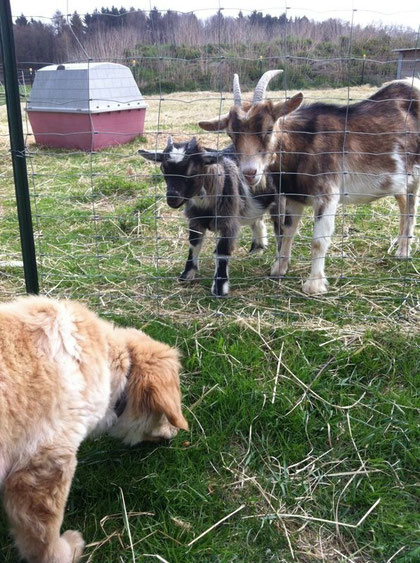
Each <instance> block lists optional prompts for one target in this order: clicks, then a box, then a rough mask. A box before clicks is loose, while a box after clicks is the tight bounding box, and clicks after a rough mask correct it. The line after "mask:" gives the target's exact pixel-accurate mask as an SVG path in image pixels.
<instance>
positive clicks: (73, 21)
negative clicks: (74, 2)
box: [70, 12, 85, 37]
mask: <svg viewBox="0 0 420 563" xmlns="http://www.w3.org/2000/svg"><path fill="white" fill-rule="evenodd" d="M70 25H71V27H72V29H73V31H74V33H75V35H77V37H81V36H82V35H83V34H84V33H85V26H84V24H83V21H82V18H81V17H80V16H79V14H78V13H77V12H74V13H73V15H72V17H71V18H70Z"/></svg>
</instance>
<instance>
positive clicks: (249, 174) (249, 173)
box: [244, 168, 257, 184]
mask: <svg viewBox="0 0 420 563" xmlns="http://www.w3.org/2000/svg"><path fill="white" fill-rule="evenodd" d="M256 175H257V169H256V168H246V169H245V170H244V176H245V179H246V181H247V182H248V184H252V183H253V182H254V181H255V176H256Z"/></svg>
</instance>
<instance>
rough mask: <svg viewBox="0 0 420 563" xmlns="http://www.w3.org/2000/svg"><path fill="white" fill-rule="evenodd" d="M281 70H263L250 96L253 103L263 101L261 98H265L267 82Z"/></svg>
mask: <svg viewBox="0 0 420 563" xmlns="http://www.w3.org/2000/svg"><path fill="white" fill-rule="evenodd" d="M282 72H283V71H282V70H268V71H267V72H264V74H263V75H262V76H261V78H260V79H259V81H258V84H257V86H256V88H255V91H254V97H253V98H252V103H253V104H256V103H258V102H262V101H263V99H264V98H265V91H266V90H267V86H268V83H269V82H270V80H271V79H272V78H274V77H275V76H277V75H278V74H280V73H282Z"/></svg>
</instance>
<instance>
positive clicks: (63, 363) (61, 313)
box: [0, 297, 188, 563]
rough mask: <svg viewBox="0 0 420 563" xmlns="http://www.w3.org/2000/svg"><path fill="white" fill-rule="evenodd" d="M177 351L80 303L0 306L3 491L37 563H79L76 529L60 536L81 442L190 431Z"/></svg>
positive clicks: (30, 300) (25, 551)
mask: <svg viewBox="0 0 420 563" xmlns="http://www.w3.org/2000/svg"><path fill="white" fill-rule="evenodd" d="M179 367H180V364H179V359H178V352H177V350H175V349H174V348H170V347H169V346H167V345H166V344H162V343H161V342H157V341H156V340H153V339H152V338H150V337H149V336H147V335H146V334H144V333H143V332H141V331H139V330H135V329H131V328H128V329H124V328H117V327H115V326H113V325H112V324H111V323H109V322H106V321H104V320H102V319H100V318H99V317H97V316H96V315H95V314H94V313H92V312H91V311H89V310H88V309H87V308H86V307H84V306H83V305H81V304H80V303H77V302H73V301H57V300H52V299H48V298H46V297H27V298H22V299H19V300H17V301H14V302H12V303H9V304H4V305H1V306H0V487H2V489H3V497H4V507H5V510H6V513H7V515H8V518H9V520H10V524H11V527H12V531H13V534H14V536H15V539H16V543H17V546H18V548H19V550H20V553H21V555H22V556H23V557H25V558H26V559H27V560H28V561H29V562H30V563H71V562H74V561H78V560H79V558H80V556H81V555H82V552H83V547H84V541H83V538H82V536H81V534H80V533H79V532H76V531H70V530H69V531H67V532H65V533H64V534H62V535H61V536H60V527H61V524H62V520H63V513H64V508H65V504H66V500H67V495H68V492H69V489H70V484H71V481H72V478H73V474H74V470H75V468H76V463H77V462H76V453H77V449H78V447H79V444H80V443H81V441H82V440H83V439H84V438H85V436H87V435H88V434H89V433H91V432H92V431H94V430H102V431H105V430H106V431H109V432H110V433H111V434H112V435H114V436H118V437H120V438H122V440H123V441H124V442H125V443H128V444H135V443H138V442H141V441H142V440H153V441H155V440H159V439H162V438H171V437H173V436H174V435H175V434H176V433H177V431H178V428H183V429H185V430H188V424H187V421H186V420H185V418H184V416H183V414H182V411H181V393H180V390H179V377H178V372H179Z"/></svg>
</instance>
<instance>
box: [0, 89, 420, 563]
mask: <svg viewBox="0 0 420 563" xmlns="http://www.w3.org/2000/svg"><path fill="white" fill-rule="evenodd" d="M331 95H332V94H331V93H330V96H331ZM178 97H180V98H181V96H178ZM152 103H153V102H151V103H150V106H152ZM181 106H182V104H181V102H179V108H181V109H182V110H184V109H185V108H184V106H182V107H181ZM169 107H170V109H171V112H176V111H178V110H179V108H178V106H176V107H174V102H173V101H172V103H171V105H170V106H169ZM165 108H166V106H165V105H164V104H163V105H162V118H161V119H162V122H161V123H160V129H161V130H164V129H165V128H166V129H168V130H172V126H170V124H169V123H168V122H167V121H165V122H163V121H164V120H165V119H166V117H165V116H166V114H165V111H164V110H165ZM177 108H178V109H177ZM151 109H152V108H151V107H149V110H150V111H151ZM149 110H148V111H149ZM188 111H189V112H190V111H194V110H193V109H191V110H188ZM196 111H197V112H199V111H200V108H199V107H198V106H197V110H196ZM167 117H168V118H170V119H174V118H173V115H172V113H170V112H169V113H168V116H167ZM196 117H197V119H198V117H200V116H199V115H198V113H197V116H196ZM194 119H195V117H194V115H192V114H191V115H190V113H188V115H187V114H185V116H184V121H182V120H180V119H177V120H176V131H178V132H180V131H183V132H185V134H186V135H187V134H193V133H198V130H197V128H196V125H195V123H196V122H194V121H193V120H194ZM174 123H175V120H174ZM2 125H3V126H4V123H3V124H2ZM149 127H150V128H151V129H152V130H153V128H154V124H153V123H151V124H149ZM151 135H152V141H151ZM153 135H154V134H153V133H147V132H146V133H145V136H144V137H142V138H139V139H137V140H135V141H133V142H132V143H129V144H127V145H124V146H123V147H117V148H113V149H107V150H105V151H101V152H99V153H95V154H85V153H77V152H72V151H70V152H69V151H65V150H50V149H43V148H40V147H36V146H34V145H30V149H31V152H32V158H30V159H28V168H29V179H30V191H31V202H32V209H33V221H34V228H35V241H36V248H37V256H38V268H39V274H40V284H41V291H42V293H47V294H50V295H53V296H65V297H71V298H77V299H80V300H83V301H85V302H86V303H88V304H89V305H90V306H91V307H92V308H93V309H94V310H96V311H97V312H99V313H100V314H101V315H103V316H104V317H106V318H109V319H112V320H114V321H115V322H117V323H118V324H122V325H134V326H138V327H143V328H144V329H145V330H146V331H147V332H148V333H149V334H150V335H151V336H154V337H155V338H158V339H161V340H163V341H165V342H168V343H170V344H173V345H177V346H178V347H179V348H180V349H181V350H182V353H183V372H184V373H183V377H182V388H183V393H184V405H185V408H186V416H187V418H188V420H189V422H190V426H191V431H190V433H185V432H181V433H180V434H179V435H178V436H177V438H176V439H174V440H173V441H172V442H171V443H170V444H162V445H158V446H156V445H150V444H142V445H140V446H138V447H134V448H128V447H125V446H123V445H122V444H120V443H118V442H116V441H114V440H112V439H110V438H106V437H104V438H101V439H97V440H89V441H86V442H85V443H84V444H83V445H82V447H81V449H80V454H79V467H78V470H77V473H76V476H75V479H74V482H73V486H72V490H71V494H70V498H69V502H68V507H67V511H66V516H65V522H64V527H63V529H65V528H75V529H78V530H80V531H82V532H83V534H84V537H85V539H86V541H87V543H88V547H87V549H86V557H85V558H84V559H83V560H84V561H92V562H96V563H114V562H117V561H121V560H123V561H132V560H133V557H132V549H133V551H134V557H135V560H136V561H148V560H150V559H151V558H150V557H146V556H144V554H154V555H155V559H156V556H157V555H159V556H160V557H161V558H164V559H166V560H167V561H169V562H170V563H174V562H177V561H179V562H189V561H197V562H198V561H199V562H222V563H225V562H233V561H237V562H243V561H246V562H254V561H255V562H256V563H257V562H258V563H259V562H261V561H264V562H265V561H267V562H269V561H275V562H280V561H286V562H291V561H299V562H312V561H332V562H335V561H337V562H342V561H343V562H344V561H348V560H350V561H354V562H355V563H359V562H371V561H374V562H385V561H387V560H388V559H390V558H391V557H393V556H394V555H395V554H396V555H395V557H393V559H392V561H393V562H394V563H396V562H398V563H402V562H404V563H407V562H411V561H413V562H414V561H416V560H418V559H419V556H420V554H419V552H418V551H416V549H417V550H418V549H419V547H418V544H416V537H418V535H417V536H416V534H418V529H417V525H418V524H417V523H418V514H417V513H416V509H417V506H416V492H417V491H416V483H418V473H417V466H416V460H418V434H417V432H418V430H417V428H418V425H417V420H418V410H416V409H417V408H418V406H419V403H418V398H417V395H416V389H417V387H418V381H416V379H418V374H419V372H420V370H419V365H418V364H419V359H418V345H419V338H418V335H419V331H418V324H416V306H417V303H418V287H417V285H416V284H418V265H419V264H418V251H417V249H416V248H414V253H413V258H412V260H409V261H400V260H396V259H395V258H394V257H393V255H392V253H391V254H389V253H388V249H389V247H390V245H391V241H392V239H393V238H394V237H395V236H396V233H397V231H398V213H397V206H396V204H395V203H394V202H393V201H392V200H391V199H390V198H388V199H384V200H382V201H380V202H377V203H376V204H374V205H373V206H371V207H368V206H363V207H359V208H350V207H349V208H346V209H345V212H343V211H340V212H339V215H338V217H337V228H336V236H335V238H334V240H333V244H332V247H331V251H330V253H329V257H328V260H327V273H328V276H329V279H330V282H331V291H330V292H329V293H328V294H327V295H326V296H323V297H316V298H309V297H307V296H305V295H304V294H303V293H302V292H301V283H302V280H304V279H305V277H306V276H307V275H308V272H309V268H310V237H311V233H312V218H311V216H310V213H306V214H305V217H304V221H303V225H302V228H301V230H300V233H299V235H298V236H297V237H296V240H295V244H294V247H293V253H292V257H293V259H292V264H291V268H290V270H289V272H288V274H287V276H286V278H285V279H284V280H283V281H282V283H281V284H278V283H277V282H274V281H273V280H270V279H269V278H268V276H267V274H268V272H269V270H270V265H271V263H272V262H273V259H274V253H275V251H274V237H273V232H272V229H271V226H269V239H270V240H269V248H268V249H267V251H266V252H265V253H264V254H263V255H257V256H254V255H253V256H249V255H248V253H247V251H248V248H249V246H250V232H249V230H248V229H247V228H244V229H242V231H241V234H240V238H239V241H238V245H237V249H236V251H235V254H234V257H233V258H232V261H231V267H230V275H231V293H230V296H229V298H228V299H224V300H217V299H214V298H212V297H211V296H210V286H211V279H212V276H213V272H214V259H213V250H214V245H215V242H214V238H213V237H212V235H209V236H208V237H207V240H206V243H205V246H204V250H203V254H202V260H201V269H200V277H199V278H198V279H197V281H196V282H194V283H192V284H185V285H181V284H179V282H178V281H177V278H178V276H179V274H180V273H181V271H182V269H183V266H184V263H185V259H186V257H187V248H188V244H187V233H186V225H185V219H184V218H183V216H182V211H181V210H177V211H174V210H170V209H169V208H168V207H167V205H166V202H165V186H164V183H163V181H162V177H161V175H160V173H159V171H158V169H157V168H156V167H155V166H154V165H152V164H151V163H146V162H144V161H143V160H141V159H140V158H139V157H138V155H137V154H136V153H137V149H138V148H139V146H145V147H147V148H149V149H151V148H153V147H154V146H155V142H157V146H158V147H159V148H161V147H162V144H163V143H164V142H165V139H166V133H165V135H164V136H163V137H162V138H160V137H159V138H157V140H156V138H155V137H153ZM221 140H222V139H221ZM211 141H213V142H215V141H214V139H213V138H212V139H211ZM204 143H205V144H206V146H211V142H209V139H208V138H206V140H205V141H204ZM3 157H4V162H6V165H5V166H4V164H3V163H2V166H3V168H2V169H1V175H0V248H1V250H0V290H1V292H2V293H1V298H0V299H1V300H2V301H4V300H6V299H8V298H12V297H14V296H15V295H16V294H21V293H23V292H24V291H25V286H24V280H23V273H22V267H21V266H20V265H19V262H18V261H19V260H21V254H20V243H19V238H18V232H19V230H18V223H17V214H16V208H15V200H14V187H13V183H12V181H13V180H12V171H11V167H10V164H9V161H8V160H6V159H8V158H9V153H8V151H7V148H5V149H4V154H3ZM267 222H268V220H267ZM378 499H380V501H379V504H377V505H376V506H375V508H374V509H373V510H372V512H371V513H370V514H369V515H368V516H367V517H366V519H365V520H363V521H362V522H361V524H360V525H359V526H357V527H351V526H355V525H356V524H357V523H358V522H359V521H360V520H361V519H362V518H363V517H364V515H366V513H367V512H368V510H369V509H370V508H371V507H372V506H373V505H374V504H375V503H376V502H377V501H378ZM242 505H244V508H242V509H241V510H240V511H239V512H237V513H236V514H234V515H232V516H230V517H229V518H227V519H226V520H225V521H224V522H222V523H221V524H220V525H218V526H216V527H215V528H214V529H212V530H211V531H210V532H209V533H207V534H206V535H204V536H203V537H202V539H200V540H198V541H197V542H196V543H194V544H193V545H191V546H188V544H189V543H190V542H191V541H192V540H194V539H195V538H197V537H198V536H199V535H200V534H201V533H203V532H205V531H206V530H208V529H209V528H210V527H211V526H213V525H214V524H216V523H217V522H219V521H220V520H221V519H223V518H225V517H226V516H229V515H231V514H232V513H233V512H234V511H235V510H237V509H238V508H240V507H241V506H242ZM126 513H127V514H126ZM279 514H283V515H284V514H287V516H284V517H281V516H279ZM126 515H127V518H126ZM126 519H127V520H128V525H129V529H130V534H131V537H132V544H133V546H131V545H130V540H129V537H130V535H129V533H128V530H127V525H126V524H125V520H126ZM316 519H320V520H316ZM334 522H338V524H335V523H334ZM345 524H349V525H351V526H350V527H346V526H345ZM292 554H293V555H292ZM293 557H294V559H293ZM0 561H5V562H6V563H15V562H16V561H17V554H16V551H15V550H14V547H13V542H12V540H11V538H10V537H9V533H8V529H7V525H6V522H5V518H4V515H1V516H0Z"/></svg>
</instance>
